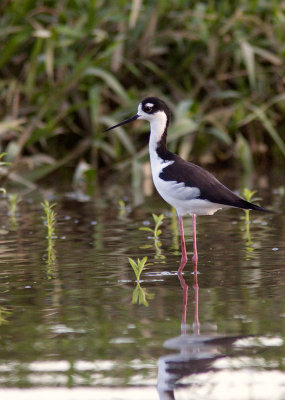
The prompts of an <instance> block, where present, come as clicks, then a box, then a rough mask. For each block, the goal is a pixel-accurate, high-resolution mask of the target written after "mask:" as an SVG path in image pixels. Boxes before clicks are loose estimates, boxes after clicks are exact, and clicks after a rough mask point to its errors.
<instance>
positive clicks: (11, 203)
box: [8, 193, 20, 231]
mask: <svg viewBox="0 0 285 400" xmlns="http://www.w3.org/2000/svg"><path fill="white" fill-rule="evenodd" d="M19 202H20V198H19V196H18V194H17V193H12V194H9V196H8V212H9V215H10V229H11V230H13V231H15V230H16V229H17V228H18V222H17V219H16V211H17V206H18V204H19Z"/></svg>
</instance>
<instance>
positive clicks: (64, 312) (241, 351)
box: [0, 189, 285, 400]
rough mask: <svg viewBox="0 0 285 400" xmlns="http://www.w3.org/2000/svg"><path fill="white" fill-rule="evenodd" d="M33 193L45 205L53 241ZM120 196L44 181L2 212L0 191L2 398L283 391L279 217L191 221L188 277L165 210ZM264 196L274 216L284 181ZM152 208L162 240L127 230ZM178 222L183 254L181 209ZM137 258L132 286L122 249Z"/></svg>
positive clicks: (147, 218) (283, 278) (280, 395)
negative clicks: (46, 186)
mask: <svg viewBox="0 0 285 400" xmlns="http://www.w3.org/2000/svg"><path fill="white" fill-rule="evenodd" d="M43 198H49V199H50V200H51V201H54V202H56V212H57V224H56V236H55V237H54V238H53V240H52V246H49V243H48V240H47V231H46V226H45V224H44V214H43V210H42V207H41V204H40V203H41V201H42V200H43ZM119 200H120V198H119V197H117V196H116V195H114V196H113V198H110V197H107V198H104V196H103V197H102V196H100V201H91V200H87V201H82V198H81V201H80V200H78V198H77V197H76V196H74V195H72V196H71V195H66V194H63V195H58V196H57V197H55V196H54V193H53V192H52V191H51V192H46V191H43V192H38V193H36V194H35V193H32V194H28V195H23V196H22V200H21V202H20V203H19V205H18V209H17V213H16V215H15V216H13V215H9V213H8V210H7V199H5V198H2V200H1V203H0V207H1V210H0V212H1V232H0V324H1V325H0V340H1V342H0V343H1V353H0V372H1V373H0V385H1V390H0V393H1V398H2V399H6V398H7V399H8V398H13V399H17V398H21V399H33V398H38V397H39V396H41V397H42V398H43V399H44V398H45V396H46V398H50V397H51V396H53V397H54V398H55V399H57V398H58V399H69V398H72V399H83V400H84V399H94V398H96V399H113V398H114V399H129V398H130V399H131V398H134V397H136V398H137V399H146V398H147V399H158V398H161V399H171V398H176V399H185V398H195V399H227V400H228V399H239V400H240V399H258V400H260V399H268V398H270V399H280V400H281V399H284V398H285V376H284V357H285V349H284V332H285V295H284V293H285V290H284V285H285V269H284V264H285V245H284V244H285V229H284V226H285V218H284V214H282V212H281V213H278V214H276V215H271V214H261V213H256V212H252V213H251V214H250V223H249V224H248V225H247V224H246V221H245V215H244V212H243V211H240V210H227V211H222V212H218V213H216V214H215V215H214V216H211V217H199V218H198V219H197V232H198V233H197V240H198V252H199V263H198V270H199V275H198V281H197V282H195V279H194V276H193V274H192V265H191V261H189V262H188V264H187V266H186V267H185V269H184V271H185V272H184V275H183V277H182V279H180V280H179V277H178V275H177V269H178V267H179V261H180V250H179V236H178V227H177V221H176V219H175V216H173V214H172V211H171V210H170V209H169V208H168V206H167V205H166V204H165V203H163V202H162V201H160V200H159V199H158V198H157V197H155V198H154V199H149V200H148V201H147V203H145V204H144V205H142V206H139V207H136V208H132V207H131V205H130V204H129V203H130V202H129V201H128V199H125V207H123V208H122V207H120V206H118V201H119ZM270 200H271V204H272V207H273V208H274V207H275V209H278V210H281V211H283V212H284V209H285V201H284V191H282V190H281V189H279V190H272V192H271V196H270ZM121 205H122V204H121ZM152 212H155V213H156V214H160V213H161V212H163V213H164V214H165V215H166V216H165V219H164V223H163V226H162V228H161V229H162V233H161V235H160V238H159V240H160V242H161V246H155V243H154V239H153V237H152V236H151V234H149V233H148V232H146V231H142V230H139V228H140V227H143V226H149V227H153V219H152V216H151V213H152ZM185 232H186V243H187V250H188V253H189V260H191V252H192V238H191V235H192V233H191V220H190V219H186V220H185ZM144 256H147V257H148V262H149V265H148V266H147V267H146V269H145V270H144V271H143V273H142V275H141V280H140V282H139V284H138V283H137V282H136V279H135V274H134V272H133V270H132V268H131V266H130V264H129V262H128V257H132V258H134V259H135V260H136V259H137V258H138V257H139V258H142V257H144ZM139 299H141V301H142V304H138V300H139ZM136 300H137V303H136V304H133V303H134V301H136ZM19 389H22V390H21V391H19ZM69 389H72V391H70V390H69Z"/></svg>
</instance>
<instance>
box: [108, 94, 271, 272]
mask: <svg viewBox="0 0 285 400" xmlns="http://www.w3.org/2000/svg"><path fill="white" fill-rule="evenodd" d="M138 119H143V120H146V121H148V122H149V123H150V137H149V155H150V163H151V172H152V178H153V182H154V185H155V187H156V189H157V191H158V193H159V194H160V195H161V197H162V198H163V199H164V200H165V201H166V202H167V203H169V204H171V205H172V206H173V207H174V208H175V209H176V212H177V215H178V219H179V229H180V240H181V252H182V257H181V262H180V267H179V269H178V272H179V273H180V274H181V272H182V270H183V268H184V266H185V264H186V262H187V253H186V247H185V238H184V228H183V219H182V218H183V216H184V215H186V214H190V215H192V226H193V252H194V255H193V258H192V260H193V264H194V272H196V273H197V262H198V253H197V242H196V215H213V214H214V213H215V212H216V211H218V210H220V209H222V208H226V207H236V208H242V209H245V210H257V211H263V212H269V211H268V210H266V209H264V208H262V207H259V206H258V205H256V204H253V203H250V202H248V201H246V200H244V199H242V198H241V197H239V196H237V195H236V194H235V193H233V192H232V191H231V190H230V189H228V188H227V187H226V186H224V185H223V184H222V183H221V182H219V181H218V180H217V179H216V178H215V177H214V176H213V175H212V174H210V173H209V172H208V171H206V170H205V169H203V168H201V167H199V166H198V165H196V164H193V163H191V162H187V161H185V160H183V159H182V158H181V157H179V156H178V155H177V154H174V153H172V152H171V151H169V150H168V149H167V146H166V137H167V129H168V126H169V122H170V111H169V109H168V107H167V105H166V104H165V103H164V101H162V100H160V99H158V98H157V97H147V98H146V99H144V100H143V101H142V102H141V103H140V104H139V105H138V111H137V114H136V115H134V116H133V117H131V118H128V119H126V120H124V121H122V122H120V123H119V124H117V125H114V126H112V127H111V128H108V129H106V130H105V131H104V132H107V131H109V130H111V129H114V128H117V127H118V126H121V125H124V124H127V123H129V122H132V121H135V120H138Z"/></svg>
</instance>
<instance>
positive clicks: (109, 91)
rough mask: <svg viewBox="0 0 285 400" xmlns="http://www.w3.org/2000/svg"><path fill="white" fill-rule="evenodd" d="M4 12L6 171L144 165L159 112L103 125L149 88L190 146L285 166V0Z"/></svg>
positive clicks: (94, 4)
mask: <svg viewBox="0 0 285 400" xmlns="http://www.w3.org/2000/svg"><path fill="white" fill-rule="evenodd" d="M0 15H1V17H0V38H1V41H0V139H1V147H0V153H6V154H5V155H3V157H2V159H1V161H2V167H1V177H2V179H6V180H7V178H8V179H11V180H14V181H17V182H21V183H23V184H24V185H27V186H29V185H30V184H31V183H33V182H37V181H39V180H41V179H43V178H45V177H47V176H49V175H50V174H51V172H55V171H58V170H59V169H60V168H62V167H68V168H69V170H70V171H72V173H71V176H72V175H73V176H74V175H75V174H76V171H77V173H78V166H79V165H82V163H84V165H85V167H84V168H85V169H84V171H85V173H88V174H89V178H90V179H94V178H95V177H99V180H100V176H101V175H100V174H105V175H104V176H106V175H108V174H110V173H113V170H114V169H118V170H120V171H130V172H129V173H130V174H131V171H132V173H133V174H136V171H139V170H140V167H141V165H143V163H144V162H146V161H147V159H148V155H147V138H148V131H149V126H148V124H147V123H140V122H138V123H134V124H132V125H130V126H128V127H126V128H125V129H123V128H121V129H117V130H116V131H112V133H109V134H103V133H102V131H103V129H105V128H106V127H108V126H110V125H111V124H114V123H116V122H119V121H120V120H122V119H123V118H126V117H129V116H131V115H133V114H134V113H135V112H136V107H137V104H138V102H139V101H140V100H141V99H142V98H144V97H145V96H148V95H156V96H160V97H161V98H163V99H164V100H165V101H166V102H167V103H168V104H169V106H170V108H171V111H172V114H173V123H172V127H171V130H170V133H169V147H170V149H171V150H173V151H177V152H179V153H180V154H181V155H182V156H183V157H185V158H187V159H189V160H195V161H196V162H199V163H200V164H202V165H204V166H207V165H209V164H215V165H219V164H222V163H223V166H225V165H226V166H227V167H234V168H236V166H237V165H240V166H241V167H240V169H241V170H242V172H250V171H251V170H252V169H253V168H254V167H256V166H261V167H262V168H264V169H267V170H268V168H275V167H277V168H282V166H283V167H284V159H285V157H284V156H285V144H284V136H285V135H284V128H285V127H284V115H285V91H284V83H285V79H284V76H285V75H284V55H285V1H280V0H264V1H261V0H260V1H258V0H240V1H231V2H230V1H228V0H218V1H211V0H209V1H186V0H185V1H182V0H181V1H179V0H169V1H165V0H160V1H151V0H145V1H142V0H133V1H130V0H118V1H107V0H104V1H103V0H98V1H96V0H61V1H55V0H47V1H39V0H37V1H36V0H14V1H12V0H2V1H1V5H0ZM3 161H4V162H9V163H11V164H9V165H7V164H3ZM130 167H131V168H130Z"/></svg>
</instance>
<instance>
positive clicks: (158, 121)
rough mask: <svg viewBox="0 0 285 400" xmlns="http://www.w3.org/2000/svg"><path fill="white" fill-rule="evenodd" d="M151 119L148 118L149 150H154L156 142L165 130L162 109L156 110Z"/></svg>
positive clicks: (164, 118)
mask: <svg viewBox="0 0 285 400" xmlns="http://www.w3.org/2000/svg"><path fill="white" fill-rule="evenodd" d="M153 117H154V118H153V119H150V120H149V122H150V137H149V152H150V154H152V153H153V152H156V148H157V144H158V142H159V141H160V140H161V137H162V135H163V133H164V131H165V128H166V124H167V117H166V114H165V113H164V112H163V111H159V112H157V113H156V114H155V115H154V116H153Z"/></svg>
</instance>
